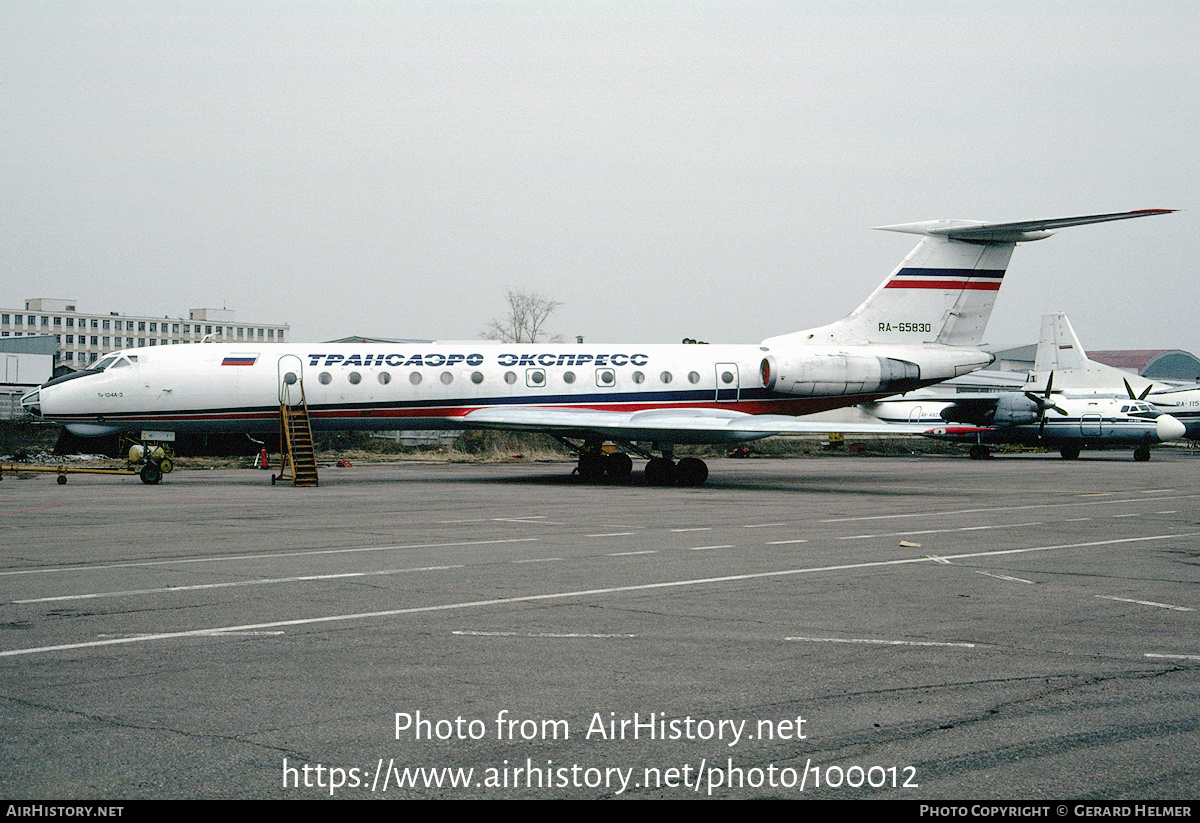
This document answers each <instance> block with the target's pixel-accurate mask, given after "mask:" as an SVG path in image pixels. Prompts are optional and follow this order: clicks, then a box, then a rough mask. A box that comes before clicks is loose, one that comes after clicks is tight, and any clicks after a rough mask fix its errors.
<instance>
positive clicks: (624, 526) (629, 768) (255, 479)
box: [0, 448, 1200, 800]
mask: <svg viewBox="0 0 1200 823" xmlns="http://www.w3.org/2000/svg"><path fill="white" fill-rule="evenodd" d="M709 466H710V469H711V475H710V479H709V482H708V484H707V485H706V486H704V487H703V488H700V489H661V488H650V487H647V486H645V485H644V484H643V483H642V482H641V478H640V473H639V474H638V475H635V477H634V479H633V481H631V482H630V483H628V484H624V485H585V484H582V483H578V482H576V481H574V480H573V479H572V478H571V477H570V468H571V467H570V465H568V464H508V465H461V464H419V463H400V464H391V465H366V466H355V467H353V468H343V469H336V468H326V469H323V470H322V474H321V486H320V487H318V488H311V489H303V488H302V489H295V488H291V487H286V486H271V485H270V484H269V479H268V474H267V473H266V472H261V471H253V470H243V471H234V470H218V471H177V472H175V473H173V474H170V475H168V476H167V477H166V479H165V480H164V482H163V483H162V485H159V486H144V485H142V484H141V483H140V482H138V480H137V479H136V478H128V479H127V478H119V477H93V476H72V477H71V478H70V481H69V482H68V484H67V485H65V486H58V485H56V484H55V482H54V478H53V476H48V475H38V476H33V477H29V478H20V479H18V478H14V477H11V476H8V475H6V476H5V477H4V478H3V481H2V482H0V546H2V558H0V609H2V610H3V616H2V617H0V629H2V634H0V694H2V695H3V701H2V702H0V712H2V719H0V724H2V726H0V727H2V729H3V734H2V735H0V747H2V749H3V762H4V768H3V769H2V770H0V794H3V795H4V796H7V797H23V798H35V799H36V798H47V799H55V800H66V799H92V800H101V799H134V798H318V797H335V798H367V797H375V798H409V797H411V798H430V797H441V798H596V797H604V798H683V797H719V798H761V797H788V798H801V797H811V798H835V799H852V798H897V799H911V800H916V799H942V800H947V799H960V800H965V799H1014V800H1053V799H1064V800H1065V799H1068V798H1071V799H1085V798H1093V799H1107V800H1114V799H1147V800H1152V799H1157V800H1173V799H1188V798H1196V797H1198V796H1200V770H1198V769H1197V768H1196V764H1197V763H1198V762H1200V630H1198V627H1200V622H1198V617H1200V612H1198V611H1197V609H1200V596H1198V594H1200V587H1198V586H1197V581H1198V578H1200V565H1198V564H1200V488H1197V487H1196V485H1195V480H1194V478H1195V476H1196V471H1197V469H1198V468H1200V453H1197V452H1194V451H1192V450H1188V449H1184V448H1160V449H1156V450H1155V452H1154V458H1153V460H1152V461H1151V462H1149V463H1135V462H1133V461H1132V459H1131V456H1130V454H1128V453H1127V452H1124V451H1122V452H1109V453H1101V454H1094V455H1089V454H1085V455H1084V457H1082V458H1081V459H1079V460H1076V461H1064V460H1061V459H1059V458H1058V457H1057V456H1056V455H1022V456H1013V457H998V458H996V459H993V460H990V461H972V460H968V459H965V458H953V457H945V456H912V457H899V458H890V457H888V458H883V457H865V456H844V457H826V458H817V459H796V460H775V459H749V460H729V459H716V460H712V461H710V463H709Z"/></svg>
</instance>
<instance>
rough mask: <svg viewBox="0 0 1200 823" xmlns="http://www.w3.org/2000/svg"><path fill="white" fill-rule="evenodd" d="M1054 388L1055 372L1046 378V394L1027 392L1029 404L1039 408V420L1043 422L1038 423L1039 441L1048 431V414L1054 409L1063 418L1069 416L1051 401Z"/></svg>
mask: <svg viewBox="0 0 1200 823" xmlns="http://www.w3.org/2000/svg"><path fill="white" fill-rule="evenodd" d="M1053 387H1054V372H1050V375H1049V376H1048V377H1047V378H1046V391H1045V394H1042V395H1039V394H1036V393H1035V392H1031V391H1027V392H1025V396H1026V397H1027V398H1029V402H1031V403H1033V404H1034V405H1035V406H1037V407H1038V418H1039V419H1040V420H1041V422H1040V423H1038V439H1039V440H1041V439H1042V432H1044V431H1045V430H1046V412H1048V411H1050V410H1051V409H1053V410H1054V411H1056V412H1058V413H1059V414H1061V415H1062V416H1063V417H1066V416H1067V412H1066V411H1065V410H1064V409H1062V408H1060V407H1059V405H1058V404H1057V403H1055V402H1054V401H1053V400H1051V399H1050V391H1051V389H1052V388H1053Z"/></svg>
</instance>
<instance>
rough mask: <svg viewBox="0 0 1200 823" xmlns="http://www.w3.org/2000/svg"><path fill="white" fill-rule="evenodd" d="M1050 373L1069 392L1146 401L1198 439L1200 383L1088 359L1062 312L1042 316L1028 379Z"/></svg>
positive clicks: (1038, 377) (1199, 438)
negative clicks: (1180, 382) (1176, 381)
mask: <svg viewBox="0 0 1200 823" xmlns="http://www.w3.org/2000/svg"><path fill="white" fill-rule="evenodd" d="M1051 372H1053V373H1056V374H1057V375H1058V376H1059V377H1058V382H1059V384H1060V385H1061V386H1062V388H1063V389H1064V390H1065V391H1066V392H1068V393H1070V394H1086V393H1091V394H1108V395H1111V396H1113V397H1116V398H1122V399H1128V400H1130V401H1139V402H1149V403H1151V404H1152V405H1153V406H1154V407H1155V408H1156V409H1158V410H1159V411H1165V412H1168V413H1169V414H1170V415H1171V416H1172V417H1174V418H1175V419H1176V420H1178V421H1179V422H1180V423H1182V424H1183V425H1184V433H1183V436H1184V437H1186V438H1188V439H1189V440H1200V385H1196V384H1194V383H1193V384H1189V385H1177V384H1172V383H1167V382H1163V381H1154V380H1148V379H1146V378H1145V377H1141V376H1139V375H1136V374H1130V373H1129V372H1126V371H1122V370H1121V369H1117V368H1114V367H1112V366H1109V365H1106V364H1104V363H1100V362H1097V361H1095V360H1092V359H1091V358H1089V357H1088V356H1087V352H1086V351H1084V350H1083V346H1082V345H1081V344H1080V342H1079V337H1078V336H1077V335H1076V334H1075V329H1074V328H1072V327H1071V321H1070V320H1069V319H1067V316H1066V315H1065V314H1062V313H1058V314H1048V315H1046V316H1045V317H1044V318H1042V342H1041V343H1039V344H1038V350H1037V355H1036V357H1035V359H1034V364H1033V371H1032V372H1030V373H1029V380H1030V382H1040V380H1041V379H1042V375H1045V374H1049V373H1051ZM1135 386H1136V389H1135Z"/></svg>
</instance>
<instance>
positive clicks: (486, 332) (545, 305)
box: [479, 289, 562, 343]
mask: <svg viewBox="0 0 1200 823" xmlns="http://www.w3.org/2000/svg"><path fill="white" fill-rule="evenodd" d="M506 295H507V297H508V314H507V315H506V316H505V317H504V318H503V319H500V320H493V321H492V322H490V323H488V324H487V326H485V327H484V329H483V331H481V332H480V333H479V336H480V337H482V338H483V339H484V340H499V341H500V342H501V343H538V342H540V339H541V338H543V337H544V336H545V332H543V331H542V325H543V324H544V323H545V322H546V320H547V318H549V317H550V315H551V314H553V313H554V310H555V309H557V308H558V307H559V306H561V305H562V303H560V302H558V301H557V300H551V299H550V298H549V297H546V296H545V295H542V294H538V293H537V292H532V291H515V290H513V289H507V290H506ZM550 342H551V343H561V342H562V337H561V336H557V335H556V336H555V337H553V338H551V339H550Z"/></svg>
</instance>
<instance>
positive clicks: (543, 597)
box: [0, 532, 1200, 658]
mask: <svg viewBox="0 0 1200 823" xmlns="http://www.w3.org/2000/svg"><path fill="white" fill-rule="evenodd" d="M1198 536H1200V532H1184V533H1177V534H1158V535H1149V536H1146V537H1125V538H1119V539H1115V540H1094V541H1088V542H1086V543H1063V544H1059V545H1053V546H1030V547H1026V548H1020V549H1001V550H998V551H990V552H971V553H969V554H959V555H950V556H948V557H947V558H945V559H949V560H968V559H977V558H982V557H1003V556H1005V555H1013V554H1029V553H1032V552H1045V551H1054V550H1056V549H1078V548H1092V547H1096V546H1114V545H1120V544H1123V543H1141V542H1148V541H1151V540H1174V539H1178V538H1182V537H1198ZM929 562H931V560H930V558H928V557H924V556H921V557H905V558H899V559H896V560H876V561H870V562H866V563H846V564H840V565H834V566H811V567H807V568H799V569H782V570H779V571H771V572H755V573H752V574H734V575H727V576H724V577H702V578H695V579H691V580H672V581H667V582H663V583H640V584H635V585H629V586H611V587H608V588H602V589H581V590H578V591H568V592H552V593H549V594H530V595H521V596H517V597H503V598H495V599H490V600H468V601H464V602H461V603H441V604H437V605H433V606H413V607H411V608H406V609H387V610H385V611H375V612H356V613H353V614H333V615H325V616H323V617H303V618H297V619H294V620H277V621H272V622H269V623H251V624H247V625H241V626H224V627H217V628H207V629H191V630H186V631H177V632H160V633H157V634H148V635H143V636H141V637H129V638H113V639H109V640H92V641H87V642H81V643H64V644H60V645H55V646H39V647H35V648H28V649H9V650H6V651H0V658H4V657H22V656H26V655H32V654H44V653H47V652H63V651H77V650H80V649H90V648H99V647H105V646H117V645H126V644H129V643H146V642H149V641H152V640H175V639H180V638H185V637H212V636H219V635H224V634H230V633H232V632H247V631H262V630H266V629H279V628H286V627H289V626H317V625H321V624H329V623H346V622H349V621H354V620H358V621H361V620H381V619H386V618H391V617H402V616H405V615H416V614H432V613H435V612H448V611H462V610H465V609H481V608H488V607H491V606H508V605H513V604H516V603H542V602H547V601H553V600H566V599H569V598H575V597H593V596H596V595H605V594H622V593H627V592H645V591H655V590H659V589H673V588H685V587H688V586H704V585H712V584H716V583H734V582H741V581H746V580H765V579H768V578H774V577H790V576H794V575H798V574H814V573H820V572H831V571H855V570H859V569H871V568H882V567H886V566H905V565H915V564H918V563H929Z"/></svg>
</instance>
